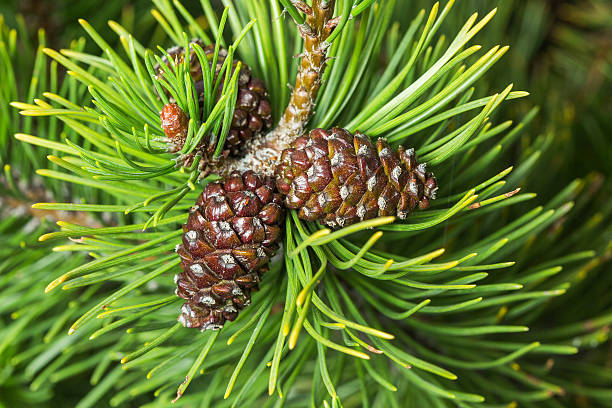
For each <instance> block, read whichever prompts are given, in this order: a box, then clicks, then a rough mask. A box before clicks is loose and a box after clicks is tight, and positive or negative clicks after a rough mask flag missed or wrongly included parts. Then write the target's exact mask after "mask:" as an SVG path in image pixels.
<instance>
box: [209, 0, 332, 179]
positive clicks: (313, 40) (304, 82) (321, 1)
mask: <svg viewBox="0 0 612 408" xmlns="http://www.w3.org/2000/svg"><path fill="white" fill-rule="evenodd" d="M298 3H299V2H298ZM335 3H336V1H335V0H313V2H312V6H311V7H307V6H306V5H305V4H304V6H306V7H301V8H300V10H302V11H303V12H305V13H306V21H305V23H304V24H302V25H299V26H298V29H299V31H300V34H301V36H302V37H303V38H304V51H303V52H302V54H300V55H299V56H300V57H301V60H300V66H299V69H298V74H297V77H296V80H295V86H294V87H293V91H292V93H291V98H290V100H289V104H288V105H287V108H286V109H285V113H284V114H283V116H282V118H281V119H280V121H279V122H278V125H277V126H276V128H275V129H274V130H272V131H271V132H270V133H268V134H267V135H266V136H264V137H263V138H259V139H256V140H253V141H252V142H250V143H249V144H248V145H247V146H245V151H246V154H245V156H244V157H242V158H239V159H232V160H228V161H225V162H224V163H223V164H222V168H221V169H219V170H220V173H225V174H227V173H229V172H231V171H233V170H238V171H245V170H254V171H255V172H256V173H259V174H272V173H273V172H274V167H275V165H276V162H277V161H278V159H279V158H280V153H281V152H282V150H283V149H285V148H286V147H288V146H289V144H290V143H291V141H293V140H294V139H295V138H296V137H298V136H300V135H301V134H302V133H304V131H305V128H306V125H307V124H308V121H309V120H310V118H311V116H312V113H313V110H314V105H315V100H316V98H317V94H318V92H319V88H320V87H321V77H322V76H323V72H324V70H325V66H326V62H327V50H328V48H329V45H330V44H329V43H327V38H328V37H329V36H330V34H331V33H332V31H333V30H334V28H336V26H337V24H338V19H334V18H333V13H334V8H335Z"/></svg>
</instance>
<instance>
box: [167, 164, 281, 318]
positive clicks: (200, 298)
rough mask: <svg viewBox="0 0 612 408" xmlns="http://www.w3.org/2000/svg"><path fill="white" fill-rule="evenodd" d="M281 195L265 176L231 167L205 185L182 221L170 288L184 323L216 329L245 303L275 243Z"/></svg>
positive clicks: (234, 314)
mask: <svg viewBox="0 0 612 408" xmlns="http://www.w3.org/2000/svg"><path fill="white" fill-rule="evenodd" d="M283 212H284V211H283V207H282V197H281V195H280V194H278V193H277V192H276V189H275V187H274V181H273V180H272V178H270V177H266V178H261V177H259V176H257V175H256V174H255V173H254V172H252V171H247V172H244V173H242V174H240V173H239V172H234V173H232V174H230V176H229V177H227V179H225V181H220V182H215V183H210V184H208V185H207V186H206V187H205V188H204V191H203V193H202V194H201V195H200V197H199V198H198V200H197V202H196V205H195V206H193V207H192V208H191V210H190V213H189V219H188V220H187V223H186V224H185V225H183V231H184V234H183V243H182V245H179V247H178V248H177V252H178V254H179V256H180V257H181V268H182V270H183V271H182V272H181V273H179V274H178V275H176V276H175V283H176V284H177V290H176V293H177V295H178V296H180V297H182V298H183V299H185V300H186V302H185V304H184V305H183V307H182V309H181V314H180V316H179V317H178V320H179V321H180V322H181V323H182V324H183V325H184V326H185V327H197V328H199V329H200V330H217V329H220V328H221V327H223V324H224V323H225V322H226V321H227V320H229V321H233V320H234V319H236V317H237V316H238V313H239V312H240V310H242V309H243V308H245V307H246V306H248V305H249V304H250V302H251V292H252V291H255V290H257V289H258V282H259V279H260V277H261V276H262V275H263V274H264V272H266V271H267V270H268V263H269V261H270V258H271V257H272V256H273V255H274V253H275V252H276V249H277V248H278V244H277V243H278V240H279V238H280V235H281V223H282V222H283V221H284V214H283Z"/></svg>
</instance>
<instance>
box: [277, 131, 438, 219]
mask: <svg viewBox="0 0 612 408" xmlns="http://www.w3.org/2000/svg"><path fill="white" fill-rule="evenodd" d="M276 185H277V187H278V190H279V191H280V192H281V193H282V194H284V195H285V196H286V197H285V203H286V205H287V207H288V208H291V209H295V210H298V209H299V216H300V218H302V219H304V220H308V221H322V222H323V223H325V224H327V225H329V226H331V227H344V226H347V225H350V224H354V223H356V222H358V221H362V220H366V219H370V218H375V217H380V216H388V215H396V216H398V217H399V218H402V219H403V218H406V217H407V216H408V214H409V213H410V212H411V211H412V210H413V209H415V208H416V207H417V206H418V207H419V208H422V209H425V208H427V207H428V206H429V200H430V199H434V198H435V195H436V190H437V187H436V179H435V178H434V176H433V174H432V173H427V172H426V171H425V164H424V163H423V164H418V163H417V161H416V157H415V155H414V149H409V150H405V149H404V148H403V147H401V146H400V147H399V149H398V151H397V153H396V152H394V151H393V150H392V149H391V148H390V147H389V144H388V143H387V142H386V141H385V140H384V139H378V141H377V143H376V147H374V145H373V144H372V142H371V141H370V139H369V138H368V137H367V136H365V135H362V134H360V133H358V132H357V133H356V134H355V135H354V136H353V135H352V134H351V133H350V132H348V131H347V130H344V129H339V128H333V129H331V130H330V131H326V130H324V129H314V130H312V131H311V132H310V134H308V135H304V136H300V137H298V138H297V139H296V140H295V141H293V143H292V144H291V147H290V148H288V149H285V150H283V152H282V155H281V159H280V163H279V164H278V166H277V168H276Z"/></svg>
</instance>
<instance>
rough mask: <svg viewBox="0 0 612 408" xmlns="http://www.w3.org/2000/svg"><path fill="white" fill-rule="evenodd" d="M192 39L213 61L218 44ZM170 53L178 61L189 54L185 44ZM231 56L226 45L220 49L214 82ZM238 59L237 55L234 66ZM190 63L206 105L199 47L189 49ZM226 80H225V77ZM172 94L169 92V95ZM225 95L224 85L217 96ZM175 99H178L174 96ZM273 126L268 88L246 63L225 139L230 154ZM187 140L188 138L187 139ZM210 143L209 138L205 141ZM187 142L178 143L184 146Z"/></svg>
mask: <svg viewBox="0 0 612 408" xmlns="http://www.w3.org/2000/svg"><path fill="white" fill-rule="evenodd" d="M191 42H192V43H197V44H198V45H199V46H200V47H202V49H203V50H204V54H205V55H206V57H207V58H208V61H209V64H212V59H213V57H214V54H215V46H214V44H213V45H206V46H205V45H204V44H203V43H202V41H200V40H198V39H196V40H192V41H191ZM167 52H168V54H169V55H170V57H172V58H173V59H174V62H175V63H182V62H183V58H184V56H185V49H184V47H180V46H177V47H173V48H171V49H169V50H168V51H167ZM226 57H227V50H226V49H223V48H221V49H219V55H218V59H217V65H216V66H215V77H214V79H213V83H214V82H215V81H216V80H217V77H218V75H219V72H220V71H221V67H222V66H223V62H224V61H225V58H226ZM163 60H164V62H165V63H166V64H167V65H168V61H167V59H166V57H164V58H163ZM237 64H238V61H236V60H235V59H234V64H233V65H234V69H235V68H236V65H237ZM189 66H190V71H191V75H192V77H193V79H194V81H195V84H196V92H197V94H198V98H199V100H200V107H202V106H203V102H204V81H203V74H202V67H201V65H200V60H199V58H198V56H197V55H196V53H195V51H193V50H191V52H190V53H189ZM155 72H156V75H157V76H158V77H163V67H161V66H159V65H158V66H156V67H155ZM221 83H223V81H221ZM168 96H169V95H168ZM220 96H221V87H219V89H218V90H217V98H218V97H220ZM171 102H174V101H173V100H171ZM271 126H272V107H271V106H270V102H269V100H268V91H267V90H266V86H265V84H264V83H263V81H262V80H260V79H258V78H255V77H254V76H252V74H251V68H250V67H249V66H248V65H246V64H245V63H242V68H241V69H240V74H239V76H238V98H237V100H236V108H235V109H234V116H233V118H232V122H231V126H230V131H229V133H228V135H227V138H226V140H225V147H226V149H227V154H231V155H237V154H238V153H239V151H240V149H241V147H242V146H244V143H245V142H246V141H247V140H249V139H251V138H253V137H254V136H257V135H259V134H262V133H264V132H265V131H267V130H268V129H269V128H270V127H271ZM183 143H184V139H183ZM204 143H206V142H204ZM182 147H183V146H182V145H180V144H179V145H178V149H177V150H180V149H181V148H182ZM214 147H215V146H201V148H203V149H201V150H210V149H214Z"/></svg>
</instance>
